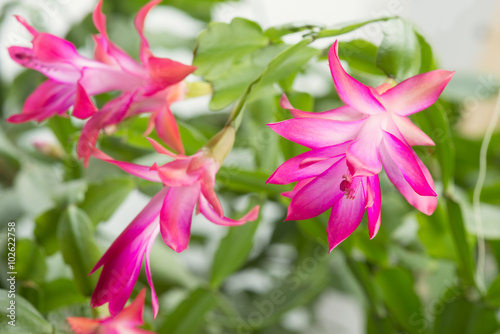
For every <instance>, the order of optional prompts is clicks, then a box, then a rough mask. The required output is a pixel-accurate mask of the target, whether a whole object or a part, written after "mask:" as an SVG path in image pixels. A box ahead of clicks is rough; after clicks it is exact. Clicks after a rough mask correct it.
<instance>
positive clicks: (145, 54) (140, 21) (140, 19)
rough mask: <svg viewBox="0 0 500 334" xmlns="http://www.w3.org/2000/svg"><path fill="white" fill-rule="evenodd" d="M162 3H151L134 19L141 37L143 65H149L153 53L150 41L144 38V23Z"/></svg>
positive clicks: (153, 1) (153, 0) (155, 0)
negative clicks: (150, 12)
mask: <svg viewBox="0 0 500 334" xmlns="http://www.w3.org/2000/svg"><path fill="white" fill-rule="evenodd" d="M160 2H161V0H152V1H149V2H148V3H147V4H145V5H144V6H143V7H142V8H141V9H140V10H139V12H138V13H137V16H136V17H135V19H134V25H135V29H136V30H137V32H138V33H139V37H140V38H141V47H140V58H141V61H142V63H143V64H147V59H148V58H149V56H150V55H151V52H150V51H149V43H148V40H147V39H146V36H144V21H145V19H146V15H148V12H149V11H150V10H151V8H153V7H154V6H156V5H157V4H159V3H160Z"/></svg>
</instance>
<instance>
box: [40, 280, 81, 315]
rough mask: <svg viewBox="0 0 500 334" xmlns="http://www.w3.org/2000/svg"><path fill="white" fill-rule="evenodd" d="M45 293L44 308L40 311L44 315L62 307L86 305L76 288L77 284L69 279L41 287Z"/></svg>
mask: <svg viewBox="0 0 500 334" xmlns="http://www.w3.org/2000/svg"><path fill="white" fill-rule="evenodd" d="M41 289H42V292H43V304H42V305H43V306H42V307H41V308H40V310H41V311H42V312H44V313H47V312H50V311H53V310H55V309H58V308H60V307H62V306H67V305H71V304H77V303H84V302H85V301H86V298H85V297H83V296H82V295H81V294H80V292H79V291H78V290H77V288H76V286H75V282H73V281H72V280H69V279H67V278H60V279H57V280H55V281H52V282H48V283H45V284H43V285H42V286H41Z"/></svg>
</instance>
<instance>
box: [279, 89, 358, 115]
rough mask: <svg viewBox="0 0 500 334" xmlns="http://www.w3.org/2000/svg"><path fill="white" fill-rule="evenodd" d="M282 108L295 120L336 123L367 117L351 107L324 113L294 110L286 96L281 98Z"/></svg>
mask: <svg viewBox="0 0 500 334" xmlns="http://www.w3.org/2000/svg"><path fill="white" fill-rule="evenodd" d="M280 102H281V107H282V108H284V109H289V110H290V113H291V114H292V116H293V118H323V119H331V120H334V121H355V120H359V119H362V118H365V117H366V115H365V114H362V113H360V112H357V111H356V110H355V109H353V108H351V107H349V106H342V107H339V108H336V109H332V110H327V111H322V112H308V111H302V110H298V109H295V108H293V106H292V104H291V103H290V101H289V100H288V98H287V97H286V95H285V94H283V95H282V96H281V101H280Z"/></svg>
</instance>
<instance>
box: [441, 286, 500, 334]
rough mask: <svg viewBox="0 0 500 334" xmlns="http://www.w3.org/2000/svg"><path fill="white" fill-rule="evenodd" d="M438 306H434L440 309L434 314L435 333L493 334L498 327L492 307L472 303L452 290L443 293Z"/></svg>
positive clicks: (499, 325) (499, 326)
mask: <svg viewBox="0 0 500 334" xmlns="http://www.w3.org/2000/svg"><path fill="white" fill-rule="evenodd" d="M440 306H441V307H439V308H438V307H436V309H439V310H442V311H441V312H439V313H437V314H436V320H435V322H434V333H436V334H455V333H461V334H462V333H463V334H493V333H497V330H498V329H499V328H500V324H499V322H498V320H497V318H496V316H495V310H494V309H490V308H487V307H485V306H484V305H481V304H479V303H472V302H470V301H468V300H467V299H466V298H465V297H464V296H461V295H457V294H456V293H453V291H451V292H450V291H447V292H446V293H445V294H444V295H443V299H442V300H441V305H440Z"/></svg>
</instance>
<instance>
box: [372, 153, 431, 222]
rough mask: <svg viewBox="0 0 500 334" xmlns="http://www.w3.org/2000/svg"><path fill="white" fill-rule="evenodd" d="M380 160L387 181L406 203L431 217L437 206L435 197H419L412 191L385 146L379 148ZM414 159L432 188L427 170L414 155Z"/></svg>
mask: <svg viewBox="0 0 500 334" xmlns="http://www.w3.org/2000/svg"><path fill="white" fill-rule="evenodd" d="M380 158H381V160H382V164H383V165H384V169H385V171H386V173H387V176H388V177H389V180H391V182H392V183H393V184H394V186H395V187H396V189H398V190H399V192H400V193H401V194H402V195H403V196H404V197H405V198H406V200H407V201H408V203H410V204H411V205H413V206H414V207H415V208H416V209H418V210H420V211H422V212H423V213H425V214H426V215H431V214H432V213H433V212H434V210H435V209H436V206H437V197H435V196H421V195H419V194H417V193H416V192H415V190H413V188H412V187H411V186H410V185H409V183H408V181H406V178H405V177H404V175H403V173H402V171H401V169H400V168H399V166H398V165H397V164H396V163H395V162H394V160H393V159H392V157H391V155H390V154H389V152H388V150H387V149H386V145H381V147H380ZM414 158H415V160H416V161H417V163H418V166H419V167H420V169H421V170H422V172H423V174H424V175H425V178H426V180H427V182H428V183H429V185H430V187H431V188H434V183H433V181H432V176H431V175H430V173H429V170H428V169H427V168H426V167H425V165H424V164H423V163H422V162H421V161H420V159H419V158H418V157H417V156H416V154H414Z"/></svg>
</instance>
